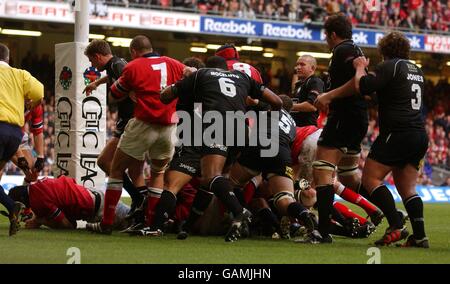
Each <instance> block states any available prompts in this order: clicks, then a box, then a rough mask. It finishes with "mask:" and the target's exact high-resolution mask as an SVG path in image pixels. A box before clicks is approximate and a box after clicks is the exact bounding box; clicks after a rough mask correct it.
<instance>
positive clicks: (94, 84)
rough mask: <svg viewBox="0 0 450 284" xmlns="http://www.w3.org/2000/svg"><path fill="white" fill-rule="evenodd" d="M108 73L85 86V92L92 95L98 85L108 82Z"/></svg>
mask: <svg viewBox="0 0 450 284" xmlns="http://www.w3.org/2000/svg"><path fill="white" fill-rule="evenodd" d="M108 79H109V77H108V75H106V76H103V77H101V78H100V79H97V80H95V81H94V82H92V83H90V84H89V85H87V86H86V88H84V90H83V93H86V96H90V95H91V93H92V91H94V90H96V89H97V87H98V86H100V85H101V84H106V83H107V82H108Z"/></svg>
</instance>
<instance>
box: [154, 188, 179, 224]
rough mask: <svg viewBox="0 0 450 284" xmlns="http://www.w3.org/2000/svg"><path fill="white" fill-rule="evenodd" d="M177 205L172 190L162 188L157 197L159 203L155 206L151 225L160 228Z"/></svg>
mask: <svg viewBox="0 0 450 284" xmlns="http://www.w3.org/2000/svg"><path fill="white" fill-rule="evenodd" d="M176 205H177V198H176V197H175V195H173V193H172V192H170V191H168V190H164V191H163V192H162V194H161V197H160V198H159V203H158V205H156V208H155V217H154V219H153V227H154V228H155V229H162V227H163V225H164V222H166V220H167V219H168V218H169V217H170V216H171V215H172V213H173V211H174V210H175V207H176Z"/></svg>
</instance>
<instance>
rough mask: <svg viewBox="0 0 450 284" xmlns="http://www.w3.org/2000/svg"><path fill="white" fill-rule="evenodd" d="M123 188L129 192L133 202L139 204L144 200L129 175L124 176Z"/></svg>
mask: <svg viewBox="0 0 450 284" xmlns="http://www.w3.org/2000/svg"><path fill="white" fill-rule="evenodd" d="M123 188H125V190H126V191H127V192H128V194H129V195H130V197H131V200H132V202H137V203H139V201H141V200H142V196H141V195H140V194H139V191H138V189H137V188H136V187H135V186H134V184H133V182H131V179H130V178H129V177H128V175H127V174H123Z"/></svg>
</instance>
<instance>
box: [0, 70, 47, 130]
mask: <svg viewBox="0 0 450 284" xmlns="http://www.w3.org/2000/svg"><path fill="white" fill-rule="evenodd" d="M43 97H44V86H43V85H42V83H41V82H39V81H38V80H37V79H36V78H34V77H33V76H31V74H30V73H29V72H27V71H25V70H21V69H17V68H13V67H11V66H9V65H8V63H6V62H4V61H0V121H1V122H6V123H9V124H13V125H17V126H20V127H22V126H23V125H24V123H25V121H24V120H25V118H24V108H25V99H29V100H32V101H33V102H36V101H39V100H40V99H42V98H43Z"/></svg>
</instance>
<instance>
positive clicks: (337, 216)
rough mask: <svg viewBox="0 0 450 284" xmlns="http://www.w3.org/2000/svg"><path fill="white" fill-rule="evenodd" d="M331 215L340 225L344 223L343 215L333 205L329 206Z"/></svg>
mask: <svg viewBox="0 0 450 284" xmlns="http://www.w3.org/2000/svg"><path fill="white" fill-rule="evenodd" d="M331 216H333V219H334V220H335V221H336V222H338V223H339V224H341V225H342V226H344V225H345V217H344V215H342V214H341V212H339V211H338V210H337V209H336V208H334V206H333V207H332V208H331Z"/></svg>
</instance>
